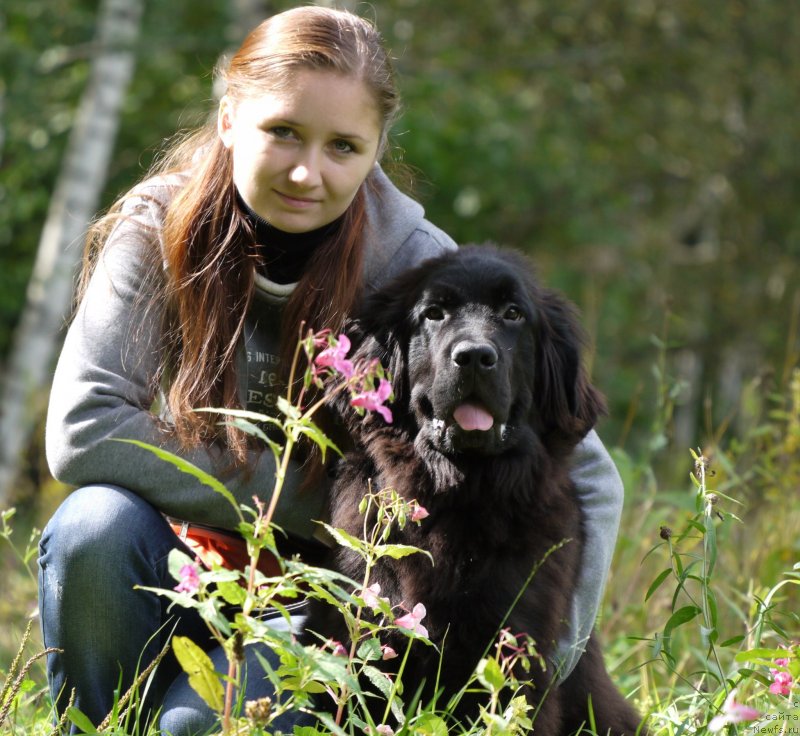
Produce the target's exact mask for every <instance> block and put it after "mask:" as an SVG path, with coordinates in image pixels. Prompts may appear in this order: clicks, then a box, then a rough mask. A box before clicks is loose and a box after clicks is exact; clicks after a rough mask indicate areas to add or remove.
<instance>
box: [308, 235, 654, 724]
mask: <svg viewBox="0 0 800 736" xmlns="http://www.w3.org/2000/svg"><path fill="white" fill-rule="evenodd" d="M351 327H352V331H349V333H350V336H351V340H352V342H353V344H354V347H355V352H354V357H355V358H357V359H373V358H378V359H380V360H381V362H382V363H383V364H384V365H385V366H388V367H389V369H390V370H391V373H392V376H393V387H394V392H395V401H394V402H393V404H392V411H393V413H394V422H393V423H392V424H386V423H385V422H384V420H383V419H381V418H380V417H379V416H377V415H369V416H367V417H365V418H363V419H362V418H361V417H359V416H357V415H356V414H355V412H354V411H353V410H352V409H351V408H350V407H349V406H348V405H347V402H346V401H345V400H342V399H340V400H339V403H338V405H337V408H338V410H339V412H340V413H341V414H342V416H343V417H344V420H345V422H346V423H347V426H348V429H349V431H350V433H351V435H352V437H353V438H354V441H355V443H356V447H355V450H354V451H353V452H351V453H349V454H348V455H347V456H346V458H345V460H344V461H342V463H341V467H340V468H339V471H338V476H337V479H336V482H335V484H334V488H333V490H332V494H331V501H330V513H331V523H332V525H333V526H334V527H340V528H343V529H345V530H347V531H348V532H349V533H350V534H353V535H359V536H360V534H361V532H362V528H363V523H364V520H363V517H362V516H361V515H360V514H359V511H358V506H359V503H360V502H361V500H362V498H363V497H364V495H365V494H366V493H367V492H368V491H369V490H370V489H371V490H373V491H374V490H376V489H381V488H387V487H391V488H393V489H395V490H396V491H397V492H398V493H399V494H400V495H401V496H403V497H404V498H406V499H408V500H412V499H415V500H417V501H418V502H419V503H420V504H421V505H422V506H424V507H425V508H426V509H427V511H428V512H429V514H430V515H429V517H428V518H426V519H424V521H422V523H421V524H420V525H417V524H413V523H410V524H407V525H406V526H405V528H404V529H403V531H401V532H396V533H395V535H394V536H393V537H392V539H391V541H393V542H399V543H403V544H409V545H413V546H416V547H419V548H421V549H423V550H427V551H428V552H429V553H430V554H431V556H432V557H433V559H434V562H435V564H434V565H432V564H431V562H430V560H429V559H428V558H427V556H425V555H421V554H415V555H412V556H409V557H404V558H402V559H399V560H394V559H389V558H382V559H381V560H380V562H379V564H378V565H377V567H376V568H375V569H374V570H373V573H372V576H371V579H370V582H372V583H375V582H378V583H380V585H381V595H382V596H386V597H388V598H389V600H390V602H391V604H392V605H393V606H398V605H400V604H402V605H404V606H405V607H406V608H407V609H409V610H410V609H411V608H412V607H413V606H414V605H415V604H417V603H419V602H422V603H423V604H424V605H425V607H426V609H427V616H426V618H425V619H424V621H423V624H424V625H425V626H426V627H427V629H428V632H429V636H430V639H431V641H432V642H434V643H435V644H436V645H437V648H438V649H439V650H440V652H441V663H440V652H439V651H437V650H436V649H434V648H433V647H429V646H425V645H423V644H421V643H415V644H414V645H413V646H412V648H411V653H410V657H409V660H408V662H407V666H406V669H405V671H404V673H403V680H404V683H405V688H406V692H407V693H408V692H410V693H413V692H414V691H415V690H416V688H417V687H418V686H420V684H422V683H424V685H423V690H422V695H423V702H426V701H427V699H429V698H430V697H432V696H433V695H434V689H435V688H436V687H438V688H440V689H442V696H441V698H440V700H439V701H438V702H439V704H440V705H441V704H444V703H447V700H448V698H449V697H450V696H452V695H453V694H454V693H456V692H458V691H459V690H460V689H461V688H462V687H463V686H464V685H465V683H466V682H467V680H468V679H469V677H470V675H471V673H472V672H473V671H474V670H475V667H476V665H477V664H478V661H479V659H480V658H481V656H482V655H483V654H484V652H485V651H486V650H487V648H488V647H489V645H490V644H491V642H492V641H493V640H494V639H496V637H497V634H498V630H499V627H500V624H501V622H502V621H503V619H504V617H505V616H506V614H507V612H508V610H509V609H510V608H511V607H512V603H513V601H514V600H515V598H516V597H517V596H518V594H519V593H520V591H521V590H522V589H523V588H525V585H526V581H528V580H529V579H530V584H529V585H528V586H527V588H525V590H524V593H523V594H522V595H521V597H520V599H519V601H518V602H517V604H516V606H514V608H513V610H512V611H511V614H510V616H509V617H508V619H507V621H506V624H505V625H506V626H507V627H508V628H510V630H511V632H512V633H520V632H525V633H527V634H529V635H530V636H531V637H532V638H533V639H534V640H535V642H536V645H537V648H538V651H539V653H540V654H541V655H543V659H544V660H545V662H547V668H546V670H544V671H543V670H542V669H541V667H540V666H539V665H538V664H534V665H533V666H532V667H531V670H530V673H529V674H527V675H526V674H524V673H522V672H519V673H518V674H519V679H520V680H525V679H530V680H532V683H533V684H532V686H531V687H529V688H527V690H526V693H525V694H526V697H527V699H528V700H529V702H530V703H531V704H532V705H534V706H536V707H537V708H538V712H537V713H536V716H535V721H534V727H535V729H536V732H537V733H541V734H544V735H545V736H558V735H559V734H569V733H572V732H573V731H575V730H577V729H578V728H579V727H580V726H581V724H583V723H588V722H589V720H588V719H589V716H588V713H589V710H588V704H589V696H590V695H591V707H592V710H593V716H594V720H595V723H596V726H597V732H598V733H601V734H605V733H606V732H607V731H610V732H611V733H612V734H634V733H636V732H637V728H638V725H639V722H640V718H639V716H638V715H637V714H636V713H635V712H634V711H633V709H632V708H631V707H630V706H629V705H628V704H627V702H626V701H625V700H624V698H623V697H622V696H621V695H620V693H619V692H618V691H617V690H616V688H615V687H614V685H613V684H612V682H611V680H610V678H609V676H608V673H607V672H606V670H605V667H604V664H603V660H602V655H601V652H600V649H599V646H598V644H597V642H596V641H595V640H594V638H592V639H591V640H590V642H589V644H588V649H587V651H586V652H585V654H584V655H583V656H582V657H581V659H580V661H579V663H578V665H577V667H576V669H575V670H574V671H573V673H572V674H571V675H570V677H569V678H567V680H566V681H565V682H563V683H561V684H560V685H559V684H557V683H556V680H557V673H556V672H554V669H553V665H552V664H551V663H550V662H551V658H552V657H551V655H552V654H553V653H554V647H555V644H554V643H555V642H557V641H558V639H559V636H560V634H561V633H562V625H563V621H564V620H565V619H566V617H567V615H568V612H569V608H570V604H571V597H572V594H573V590H574V587H575V583H576V578H577V575H578V566H579V563H580V559H581V545H582V530H581V510H580V507H579V503H578V501H577V499H576V496H575V493H574V489H573V486H572V483H571V481H570V477H569V474H568V467H569V462H568V459H569V455H570V453H571V452H572V450H573V449H574V447H575V446H576V444H577V443H578V442H580V440H581V439H582V438H583V437H584V436H585V434H586V433H587V432H588V431H589V430H590V429H591V427H592V426H593V425H594V424H595V422H596V420H597V419H598V416H599V415H600V414H601V413H602V412H603V411H604V401H603V398H602V396H601V395H600V394H599V393H598V392H597V391H596V390H595V389H594V388H593V387H592V386H591V385H590V384H589V382H588V381H587V379H586V376H585V374H584V371H583V369H582V367H581V332H580V330H579V327H578V325H577V321H576V318H575V315H574V311H573V309H572V308H571V306H570V305H569V303H568V302H566V301H565V300H564V299H563V298H562V297H560V296H559V295H558V294H556V293H555V292H553V291H549V290H546V289H543V288H542V287H541V286H539V285H538V284H537V282H536V280H535V278H534V276H533V275H532V270H531V267H530V265H529V263H528V262H527V261H526V260H525V259H524V258H523V257H522V256H520V255H519V254H516V253H513V252H509V251H503V250H499V249H495V248H493V247H490V246H478V247H475V246H473V247H465V248H462V249H460V250H459V251H458V252H456V253H454V254H451V255H446V256H443V257H440V258H437V259H433V260H430V261H428V262H426V263H424V264H423V265H421V266H419V267H418V268H416V269H414V270H412V271H410V272H407V273H406V274H404V275H403V276H401V277H400V278H399V279H398V280H396V281H395V282H393V283H392V284H391V285H390V286H388V288H385V289H384V290H382V291H381V292H380V293H379V294H377V295H376V296H375V297H374V298H372V299H371V300H370V301H369V302H368V303H367V305H366V308H365V309H364V310H363V313H362V315H361V317H360V318H359V319H358V320H357V321H356V323H355V325H353V326H351ZM565 540H571V541H569V542H567V543H564V542H565ZM554 549H555V551H553V550H554ZM335 554H336V559H335V561H334V562H333V564H334V566H335V567H336V568H337V569H339V570H340V571H341V572H343V573H345V574H347V575H348V576H349V577H350V578H352V579H353V580H361V579H363V574H364V569H363V563H362V562H361V559H360V558H359V557H358V556H357V555H355V554H354V553H352V552H350V551H348V550H346V549H340V550H338V551H337V552H336V553H335ZM543 561H544V562H543ZM540 563H542V564H541V566H540V568H539V569H538V571H537V572H536V573H535V575H533V577H532V578H530V576H531V572H532V571H533V570H534V568H535V567H536V566H537V565H539V564H540ZM307 629H308V630H309V631H311V632H317V633H319V634H321V635H323V636H324V637H330V638H333V639H337V640H340V641H343V642H344V643H345V645H347V644H348V643H349V642H348V641H347V632H346V629H345V626H344V623H343V620H342V617H341V615H340V614H339V613H338V612H337V611H336V610H335V609H334V608H331V607H329V606H327V605H325V604H323V603H319V602H315V603H313V604H312V606H311V611H310V616H309V620H308V623H307ZM397 636H398V640H396V641H389V642H388V643H389V644H391V645H393V646H394V648H395V649H396V650H397V651H398V652H401V651H404V650H405V644H404V642H405V641H406V640H405V637H404V636H403V635H402V634H397ZM394 661H399V659H398V660H394ZM480 702H481V698H480V696H479V695H476V694H474V693H468V694H467V695H466V696H465V697H463V698H462V699H461V701H460V703H459V705H458V706H457V708H456V710H455V715H456V716H457V717H459V718H467V719H471V718H474V717H476V716H477V715H478V705H479V704H480Z"/></svg>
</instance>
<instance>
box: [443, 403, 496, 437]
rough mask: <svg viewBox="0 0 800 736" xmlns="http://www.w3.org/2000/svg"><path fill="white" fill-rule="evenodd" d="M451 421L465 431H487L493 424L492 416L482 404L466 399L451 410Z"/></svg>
mask: <svg viewBox="0 0 800 736" xmlns="http://www.w3.org/2000/svg"><path fill="white" fill-rule="evenodd" d="M453 421H454V422H455V423H456V424H457V425H458V426H459V427H461V429H463V430H464V431H465V432H488V431H489V430H490V429H491V428H492V427H493V426H494V417H493V416H492V414H491V412H489V410H488V409H487V408H486V407H485V406H483V405H482V404H479V403H476V402H472V401H466V402H464V403H463V404H459V405H458V406H457V407H456V408H455V410H454V411H453Z"/></svg>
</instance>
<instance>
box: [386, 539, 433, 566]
mask: <svg viewBox="0 0 800 736" xmlns="http://www.w3.org/2000/svg"><path fill="white" fill-rule="evenodd" d="M418 552H420V553H422V554H424V555H425V556H426V557H428V558H430V561H431V564H433V555H431V553H430V552H426V551H425V550H423V549H420V548H419V547H412V546H411V545H409V544H379V545H377V546H376V547H375V557H376V558H380V557H391V558H392V559H393V560H399V559H402V558H403V557H408V556H409V555H414V554H417V553H418Z"/></svg>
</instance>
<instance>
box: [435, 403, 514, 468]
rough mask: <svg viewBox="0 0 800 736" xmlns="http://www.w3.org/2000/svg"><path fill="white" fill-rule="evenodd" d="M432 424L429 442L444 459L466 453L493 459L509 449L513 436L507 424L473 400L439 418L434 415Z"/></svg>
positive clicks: (460, 404)
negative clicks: (489, 456)
mask: <svg viewBox="0 0 800 736" xmlns="http://www.w3.org/2000/svg"><path fill="white" fill-rule="evenodd" d="M429 422H430V424H429V427H430V430H431V433H430V434H429V435H428V436H429V439H430V441H431V442H432V444H433V445H434V447H436V448H437V449H438V450H439V451H440V452H443V453H444V454H445V455H453V454H456V455H460V454H462V453H465V452H477V453H479V454H489V455H494V454H497V453H499V452H503V451H505V449H506V448H507V446H508V441H509V438H510V435H509V432H508V427H507V426H506V424H505V422H504V421H503V420H501V419H500V418H499V417H497V416H495V414H494V413H493V412H492V411H491V410H490V409H489V408H488V407H487V406H486V405H485V404H483V403H481V402H480V401H478V400H476V399H473V398H471V399H468V400H465V401H462V402H461V403H459V404H457V405H456V407H455V408H454V409H450V410H447V411H443V412H441V413H440V414H438V416H437V415H436V413H434V415H433V416H431V417H430V418H429Z"/></svg>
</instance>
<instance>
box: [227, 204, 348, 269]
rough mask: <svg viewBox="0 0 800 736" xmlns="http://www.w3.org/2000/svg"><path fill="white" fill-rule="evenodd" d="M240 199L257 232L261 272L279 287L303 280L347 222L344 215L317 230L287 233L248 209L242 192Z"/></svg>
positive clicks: (243, 210) (243, 209)
mask: <svg viewBox="0 0 800 736" xmlns="http://www.w3.org/2000/svg"><path fill="white" fill-rule="evenodd" d="M237 200H238V202H239V206H240V207H241V208H242V212H244V214H245V216H246V217H247V219H248V221H249V222H250V224H251V225H252V226H253V231H254V232H255V238H256V248H257V252H258V255H259V266H258V271H259V273H261V274H262V275H264V276H266V277H267V278H268V279H269V280H270V281H275V282H276V283H278V284H293V283H295V282H296V281H299V280H300V277H301V276H302V275H303V271H304V270H305V268H306V265H307V264H308V262H309V260H310V259H311V256H312V255H313V254H314V251H315V250H316V249H317V247H318V246H320V245H321V244H322V243H324V242H326V241H327V240H328V239H329V238H330V237H331V236H332V235H333V234H334V233H336V231H337V230H338V229H339V227H340V226H341V224H342V220H343V219H344V215H342V216H341V217H339V218H338V219H336V220H334V221H333V222H329V223H328V224H327V225H323V226H322V227H320V228H317V229H316V230H309V231H308V232H305V233H287V232H286V231H285V230H279V229H278V228H276V227H274V226H273V225H270V223H269V222H267V221H266V220H265V219H264V218H263V217H261V215H259V214H258V213H257V212H255V211H254V210H253V209H251V208H250V207H249V206H248V204H247V203H246V202H245V201H244V199H242V196H241V195H240V194H239V193H238V192H237Z"/></svg>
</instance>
